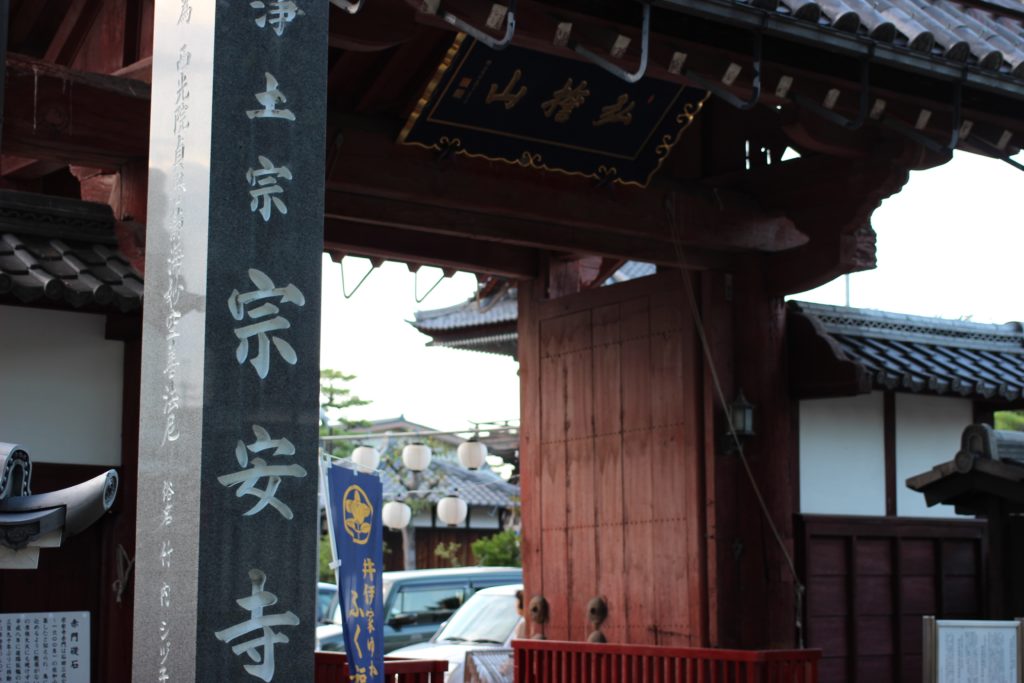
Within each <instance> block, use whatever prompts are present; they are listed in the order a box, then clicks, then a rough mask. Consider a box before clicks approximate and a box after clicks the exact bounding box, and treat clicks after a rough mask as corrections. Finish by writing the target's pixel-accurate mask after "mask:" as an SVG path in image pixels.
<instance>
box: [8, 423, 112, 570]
mask: <svg viewBox="0 0 1024 683" xmlns="http://www.w3.org/2000/svg"><path fill="white" fill-rule="evenodd" d="M31 477H32V462H31V460H30V459H29V456H28V451H26V450H25V449H24V448H22V447H21V446H18V445H17V444H11V443H0V569H35V568H36V567H38V566H39V549H40V548H58V547H60V546H61V545H63V544H64V542H65V541H67V540H68V539H69V538H71V537H72V536H74V535H76V534H78V533H80V532H82V531H84V530H85V529H87V528H88V527H90V526H92V524H93V523H94V522H96V521H97V520H99V519H100V517H102V516H103V515H104V513H106V512H107V511H108V510H109V509H110V507H111V506H112V505H113V504H114V499H115V498H116V497H117V485H118V476H117V471H116V470H113V469H111V470H107V471H106V472H104V473H103V474H100V475H98V476H96V477H93V478H92V479H90V480H88V481H86V482H83V483H81V484H77V485H75V486H69V487H67V488H64V489H61V490H59V491H52V492H50V493H39V494H35V495H33V494H32V493H31V492H30V484H31Z"/></svg>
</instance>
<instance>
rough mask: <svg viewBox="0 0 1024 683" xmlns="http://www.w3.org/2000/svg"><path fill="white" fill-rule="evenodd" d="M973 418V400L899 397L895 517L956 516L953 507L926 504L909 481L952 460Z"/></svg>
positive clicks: (916, 395)
mask: <svg viewBox="0 0 1024 683" xmlns="http://www.w3.org/2000/svg"><path fill="white" fill-rule="evenodd" d="M973 419H974V409H973V406H972V405H971V400H970V399H966V398H947V397H944V396H922V395H918V394H896V514H898V515H900V516H901V517H957V516H958V515H957V514H956V512H955V511H954V509H953V506H952V505H936V506H934V507H931V508H929V507H928V506H926V505H925V502H924V496H923V495H922V494H920V493H918V492H916V491H912V490H910V489H908V488H907V484H906V482H907V478H908V477H912V476H914V475H915V474H921V473H922V472H926V471H928V470H930V469H931V468H932V467H934V466H935V465H938V464H939V463H942V462H946V461H948V460H952V459H953V456H954V455H956V452H957V451H958V450H959V449H960V434H961V433H962V432H963V431H964V427H966V426H967V425H969V424H971V422H972V421H973Z"/></svg>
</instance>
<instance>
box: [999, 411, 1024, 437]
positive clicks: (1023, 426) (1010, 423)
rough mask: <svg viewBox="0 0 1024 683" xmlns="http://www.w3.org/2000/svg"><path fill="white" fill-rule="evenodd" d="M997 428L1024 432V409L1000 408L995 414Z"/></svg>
mask: <svg viewBox="0 0 1024 683" xmlns="http://www.w3.org/2000/svg"><path fill="white" fill-rule="evenodd" d="M995 423H996V429H1005V430H1008V431H1013V432H1024V410H1000V411H999V412H997V413H996V414H995Z"/></svg>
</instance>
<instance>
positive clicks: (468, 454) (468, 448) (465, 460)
mask: <svg viewBox="0 0 1024 683" xmlns="http://www.w3.org/2000/svg"><path fill="white" fill-rule="evenodd" d="M458 454H459V462H461V463H462V466H463V467H465V468H467V469H471V470H478V469H480V468H481V467H483V466H484V463H485V462H486V461H487V445H486V444H482V443H480V442H479V441H477V440H475V439H470V440H469V441H464V442H462V443H460V444H459V450H458Z"/></svg>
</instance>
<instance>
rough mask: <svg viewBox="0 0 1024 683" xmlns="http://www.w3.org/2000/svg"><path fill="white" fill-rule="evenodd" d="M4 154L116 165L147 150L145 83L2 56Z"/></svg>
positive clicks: (101, 166)
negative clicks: (4, 85) (4, 61)
mask: <svg viewBox="0 0 1024 683" xmlns="http://www.w3.org/2000/svg"><path fill="white" fill-rule="evenodd" d="M6 66H7V96H6V103H5V108H4V140H3V144H4V149H3V151H4V153H5V154H11V155H14V156H20V157H28V158H32V159H47V160H56V161H62V162H65V163H74V164H80V165H84V166H94V167H98V168H117V167H118V166H120V165H122V164H123V163H125V162H126V161H127V160H129V159H135V158H144V157H146V155H147V154H148V153H149V94H150V87H149V85H148V84H146V83H141V82H139V81H132V80H128V79H125V78H118V77H115V76H103V75H100V74H90V73H84V72H81V71H76V70H74V69H69V68H67V67H62V66H57V65H54V64H49V63H47V62H43V61H39V60H35V59H31V58H29V57H24V56H21V55H15V54H9V55H8V56H7V65H6Z"/></svg>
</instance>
